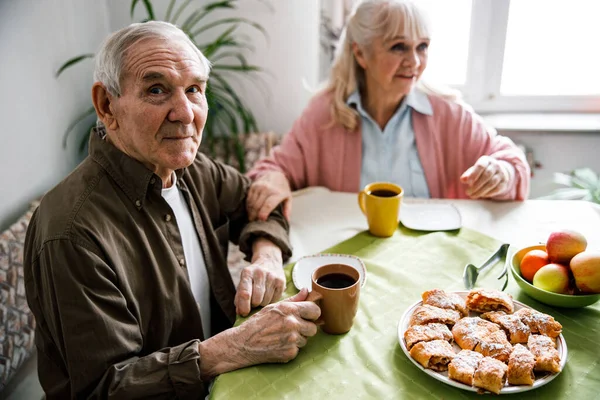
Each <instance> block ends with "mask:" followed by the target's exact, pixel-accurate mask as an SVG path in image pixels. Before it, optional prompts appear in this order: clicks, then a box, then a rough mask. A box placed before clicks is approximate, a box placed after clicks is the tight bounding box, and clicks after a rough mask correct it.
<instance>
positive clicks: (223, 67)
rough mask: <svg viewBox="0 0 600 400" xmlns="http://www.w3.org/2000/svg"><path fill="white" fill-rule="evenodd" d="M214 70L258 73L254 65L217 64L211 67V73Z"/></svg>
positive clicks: (258, 68)
mask: <svg viewBox="0 0 600 400" xmlns="http://www.w3.org/2000/svg"><path fill="white" fill-rule="evenodd" d="M214 70H222V71H243V72H251V71H260V67H257V66H256V65H222V64H217V65H215V66H213V71H214Z"/></svg>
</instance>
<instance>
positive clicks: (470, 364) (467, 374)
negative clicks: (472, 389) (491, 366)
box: [448, 350, 483, 386]
mask: <svg viewBox="0 0 600 400" xmlns="http://www.w3.org/2000/svg"><path fill="white" fill-rule="evenodd" d="M481 360H483V356H482V355H481V354H479V353H477V352H475V351H471V350H461V351H460V352H459V353H458V354H457V355H456V356H455V357H454V358H453V359H452V361H451V362H450V364H448V378H450V379H454V380H455V381H458V382H462V383H464V384H465V385H469V386H473V374H475V370H476V369H477V366H478V365H479V362H480V361H481Z"/></svg>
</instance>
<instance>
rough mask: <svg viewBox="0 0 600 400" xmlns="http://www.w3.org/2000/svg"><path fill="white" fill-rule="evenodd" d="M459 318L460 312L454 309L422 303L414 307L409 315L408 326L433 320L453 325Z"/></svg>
mask: <svg viewBox="0 0 600 400" xmlns="http://www.w3.org/2000/svg"><path fill="white" fill-rule="evenodd" d="M459 319H460V313H459V312H458V311H454V310H444V309H443V308H439V307H434V306H428V305H422V306H419V307H417V308H416V310H415V312H414V313H413V315H412V316H411V317H410V323H409V326H413V325H425V324H430V323H433V322H437V323H440V324H446V325H454V324H455V323H456V322H457V321H458V320H459Z"/></svg>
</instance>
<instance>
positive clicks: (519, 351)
mask: <svg viewBox="0 0 600 400" xmlns="http://www.w3.org/2000/svg"><path fill="white" fill-rule="evenodd" d="M534 366H535V357H534V356H533V354H531V352H530V351H529V350H527V348H526V347H525V346H523V345H521V344H517V345H516V346H515V347H513V351H512V353H510V357H509V358H508V383H510V384H511V385H533V382H534V381H535V375H534V373H533V367H534Z"/></svg>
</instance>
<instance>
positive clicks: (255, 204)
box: [246, 171, 292, 221]
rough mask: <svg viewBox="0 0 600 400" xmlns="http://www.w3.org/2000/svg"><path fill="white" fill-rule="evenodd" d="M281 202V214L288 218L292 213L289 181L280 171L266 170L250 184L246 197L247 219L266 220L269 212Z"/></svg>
mask: <svg viewBox="0 0 600 400" xmlns="http://www.w3.org/2000/svg"><path fill="white" fill-rule="evenodd" d="M281 203H283V216H284V217H285V218H286V219H288V220H289V219H290V215H291V213H292V191H291V189H290V183H289V182H288V180H287V178H286V177H285V175H284V174H283V173H282V172H279V171H270V172H267V173H265V174H264V175H262V176H260V177H259V178H258V179H257V180H256V181H254V182H253V183H252V185H251V186H250V190H249V191H248V197H247V199H246V209H247V210H248V219H249V220H250V221H256V220H261V221H266V220H267V218H269V215H270V214H271V212H273V210H274V209H275V208H277V206H278V205H279V204H281Z"/></svg>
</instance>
